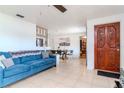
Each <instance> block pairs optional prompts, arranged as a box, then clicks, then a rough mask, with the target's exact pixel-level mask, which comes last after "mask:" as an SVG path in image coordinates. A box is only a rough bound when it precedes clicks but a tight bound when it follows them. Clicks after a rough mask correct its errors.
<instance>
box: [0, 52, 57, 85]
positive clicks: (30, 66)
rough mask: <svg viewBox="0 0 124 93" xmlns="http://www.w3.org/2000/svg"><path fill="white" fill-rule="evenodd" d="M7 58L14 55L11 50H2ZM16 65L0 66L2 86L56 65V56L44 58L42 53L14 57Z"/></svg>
mask: <svg viewBox="0 0 124 93" xmlns="http://www.w3.org/2000/svg"><path fill="white" fill-rule="evenodd" d="M0 55H4V56H5V57H6V58H10V57H12V56H11V54H10V53H9V52H0ZM13 62H14V64H15V65H13V66H11V67H9V68H5V69H3V68H1V67H0V87H5V86H7V85H9V84H12V83H14V82H16V81H18V80H21V79H24V78H26V77H29V76H31V75H34V74H36V73H38V72H40V71H43V70H45V69H48V68H50V67H54V66H56V57H55V56H53V55H51V56H49V58H46V59H43V57H42V55H41V54H39V55H29V56H22V57H17V58H13ZM41 78H42V77H41Z"/></svg>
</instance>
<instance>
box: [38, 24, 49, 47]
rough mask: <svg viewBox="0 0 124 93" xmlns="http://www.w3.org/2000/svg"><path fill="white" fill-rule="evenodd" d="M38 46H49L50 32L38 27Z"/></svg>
mask: <svg viewBox="0 0 124 93" xmlns="http://www.w3.org/2000/svg"><path fill="white" fill-rule="evenodd" d="M36 46H37V47H47V46H48V30H47V29H45V28H43V27H40V26H36Z"/></svg>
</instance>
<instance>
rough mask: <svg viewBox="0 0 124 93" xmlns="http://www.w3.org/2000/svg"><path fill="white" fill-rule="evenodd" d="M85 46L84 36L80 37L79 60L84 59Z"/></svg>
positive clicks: (85, 39)
mask: <svg viewBox="0 0 124 93" xmlns="http://www.w3.org/2000/svg"><path fill="white" fill-rule="evenodd" d="M86 44H87V38H86V36H81V37H80V58H86Z"/></svg>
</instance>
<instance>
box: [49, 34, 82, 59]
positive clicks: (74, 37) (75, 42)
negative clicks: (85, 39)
mask: <svg viewBox="0 0 124 93" xmlns="http://www.w3.org/2000/svg"><path fill="white" fill-rule="evenodd" d="M80 36H82V33H77V34H66V35H62V34H61V35H54V38H52V39H51V42H52V47H53V48H52V49H58V46H59V44H58V43H57V42H58V40H59V38H67V37H68V38H70V46H66V47H65V46H63V47H62V46H61V47H60V48H61V49H68V50H73V57H76V58H77V57H79V55H80Z"/></svg>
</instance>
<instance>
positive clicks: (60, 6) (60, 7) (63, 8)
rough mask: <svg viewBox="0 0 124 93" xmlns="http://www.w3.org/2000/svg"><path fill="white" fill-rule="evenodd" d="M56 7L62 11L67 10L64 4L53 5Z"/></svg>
mask: <svg viewBox="0 0 124 93" xmlns="http://www.w3.org/2000/svg"><path fill="white" fill-rule="evenodd" d="M53 6H54V7H55V8H56V9H58V10H59V11H60V12H62V13H64V12H65V11H67V9H66V8H65V7H64V6H63V5H53Z"/></svg>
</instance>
